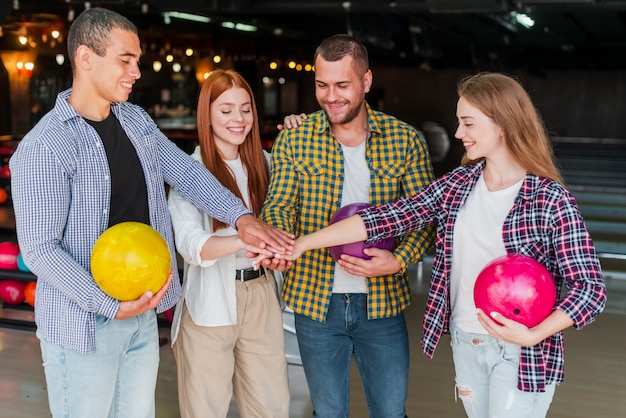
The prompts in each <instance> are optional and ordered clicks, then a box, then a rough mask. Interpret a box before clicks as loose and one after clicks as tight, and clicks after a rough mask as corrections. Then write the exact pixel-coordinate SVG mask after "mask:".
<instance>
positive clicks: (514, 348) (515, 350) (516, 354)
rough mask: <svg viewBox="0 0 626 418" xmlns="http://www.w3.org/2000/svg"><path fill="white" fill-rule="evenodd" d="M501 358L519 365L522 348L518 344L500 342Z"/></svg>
mask: <svg viewBox="0 0 626 418" xmlns="http://www.w3.org/2000/svg"><path fill="white" fill-rule="evenodd" d="M498 346H499V347H500V357H501V358H502V360H503V361H506V362H508V363H513V364H518V363H519V358H520V354H521V349H522V347H521V346H519V345H517V344H512V343H507V342H503V341H498Z"/></svg>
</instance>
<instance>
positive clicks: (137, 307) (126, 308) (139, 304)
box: [115, 272, 174, 319]
mask: <svg viewBox="0 0 626 418" xmlns="http://www.w3.org/2000/svg"><path fill="white" fill-rule="evenodd" d="M173 275H174V274H173V272H170V275H169V276H168V277H167V280H166V281H165V284H164V285H163V286H162V287H161V289H159V291H158V292H157V293H156V294H154V295H153V294H152V292H150V291H147V292H146V293H144V294H143V295H141V296H140V297H139V299H136V300H130V301H126V302H120V308H119V309H118V311H117V315H115V319H128V318H132V317H134V316H138V315H141V314H143V313H144V312H147V311H149V310H151V309H154V308H156V306H157V305H158V304H159V302H160V301H161V299H163V296H165V293H167V289H169V288H170V284H171V283H172V276H173Z"/></svg>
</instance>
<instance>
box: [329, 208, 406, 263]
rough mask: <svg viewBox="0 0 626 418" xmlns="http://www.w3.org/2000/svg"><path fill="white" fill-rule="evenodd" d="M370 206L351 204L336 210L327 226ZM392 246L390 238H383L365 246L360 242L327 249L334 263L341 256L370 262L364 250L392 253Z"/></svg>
mask: <svg viewBox="0 0 626 418" xmlns="http://www.w3.org/2000/svg"><path fill="white" fill-rule="evenodd" d="M371 206H372V205H371V204H369V203H351V204H349V205H346V206H344V207H342V208H340V209H339V210H337V212H335V214H334V215H333V217H332V218H331V219H330V222H329V224H330V225H332V224H334V223H335V222H339V221H341V220H342V219H346V218H349V217H350V216H352V215H354V214H356V213H357V212H358V211H359V210H361V209H365V208H369V207H371ZM394 245H395V243H394V239H393V237H392V238H385V239H382V240H380V241H376V242H372V243H369V244H366V243H365V242H364V241H361V242H353V243H350V244H344V245H336V246H334V247H328V252H330V256H331V257H332V258H333V260H335V261H337V260H339V259H340V257H341V254H347V255H351V256H353V257H359V258H362V259H364V260H370V259H371V258H372V257H370V256H369V255H367V254H365V253H364V252H363V250H364V249H366V248H380V249H382V250H388V251H393V249H394Z"/></svg>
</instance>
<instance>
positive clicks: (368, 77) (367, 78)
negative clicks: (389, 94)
mask: <svg viewBox="0 0 626 418" xmlns="http://www.w3.org/2000/svg"><path fill="white" fill-rule="evenodd" d="M363 87H365V93H369V91H370V89H371V88H372V70H369V69H368V70H367V72H366V73H365V75H364V76H363Z"/></svg>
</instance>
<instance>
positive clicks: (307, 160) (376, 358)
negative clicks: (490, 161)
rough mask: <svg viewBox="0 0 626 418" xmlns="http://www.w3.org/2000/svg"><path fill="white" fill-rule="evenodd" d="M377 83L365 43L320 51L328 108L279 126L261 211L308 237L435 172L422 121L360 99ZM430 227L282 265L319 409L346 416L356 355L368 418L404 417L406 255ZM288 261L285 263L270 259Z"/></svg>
mask: <svg viewBox="0 0 626 418" xmlns="http://www.w3.org/2000/svg"><path fill="white" fill-rule="evenodd" d="M371 84H372V73H371V71H369V61H368V56H367V50H366V49H365V47H364V46H363V45H362V44H361V43H360V42H359V41H357V40H356V39H354V38H352V37H350V36H347V35H335V36H332V37H330V38H328V39H326V40H324V41H323V42H322V43H321V44H320V46H319V47H318V48H317V51H316V53H315V92H316V97H317V100H318V103H319V104H320V107H321V108H322V110H319V111H317V112H315V113H312V114H310V115H308V116H307V117H306V119H305V120H304V121H302V122H301V125H300V126H298V127H296V128H294V129H284V130H283V131H281V132H280V134H279V135H278V137H277V139H276V141H275V143H274V146H273V149H272V176H271V181H270V187H269V190H268V193H267V198H266V200H265V206H264V208H263V210H262V213H261V217H262V219H263V220H264V221H266V222H267V223H268V224H270V225H273V226H276V227H278V228H281V229H284V230H286V231H290V232H293V233H295V234H296V236H302V235H305V234H309V233H311V232H314V231H317V230H318V229H321V228H323V227H325V226H327V225H328V222H329V220H330V218H331V217H332V215H333V214H334V213H335V212H336V211H337V210H338V209H339V208H340V207H343V206H346V205H348V204H350V203H356V202H369V203H371V204H374V205H378V204H382V203H386V202H390V201H392V200H394V199H397V198H399V197H401V196H411V195H413V194H415V193H416V192H417V191H418V190H419V189H421V188H422V187H424V186H425V185H426V184H428V183H429V182H431V181H432V179H433V170H432V166H431V162H430V157H429V154H428V149H427V146H426V142H425V140H424V138H423V136H422V135H421V133H419V132H418V131H417V130H416V129H415V128H413V127H412V126H411V125H409V124H407V123H404V122H402V121H400V120H398V119H396V118H394V117H391V116H389V115H386V114H384V113H381V112H378V111H375V110H373V109H371V108H370V106H369V105H368V104H367V102H366V101H365V94H366V93H367V92H369V90H370V87H371ZM432 238H433V230H432V229H428V230H424V231H419V232H416V233H412V234H410V235H406V236H404V237H402V238H401V239H399V240H397V241H396V246H395V250H394V251H393V252H391V251H388V250H382V249H378V248H370V249H368V250H366V254H367V255H368V256H370V257H371V259H370V260H364V259H361V258H358V257H352V256H348V255H345V254H344V255H342V257H341V260H339V261H338V262H337V263H335V262H334V261H333V259H332V258H331V256H330V254H329V252H328V251H327V250H326V249H320V250H313V251H309V252H307V253H305V254H304V255H303V256H302V257H301V258H300V259H298V260H296V261H295V262H294V263H293V266H291V267H290V268H289V269H287V270H286V271H285V272H284V277H285V283H284V287H283V296H284V298H285V302H286V304H287V306H289V307H290V308H291V309H292V310H293V311H294V312H295V325H296V335H297V337H298V344H299V348H300V354H301V357H302V363H303V367H304V372H305V375H306V378H307V383H308V386H309V391H310V396H311V402H312V404H313V408H314V411H315V413H314V415H315V416H316V417H333V418H335V417H347V416H348V408H349V398H350V396H349V373H350V364H351V361H352V358H353V357H354V358H355V360H356V363H357V366H358V368H359V372H360V375H361V379H362V381H363V385H364V388H365V392H366V399H367V403H368V408H369V411H370V416H371V417H382V418H395V417H398V418H403V417H404V416H405V402H406V397H407V382H408V371H409V346H408V333H407V328H406V323H405V319H404V313H403V312H404V309H405V308H406V307H407V306H408V305H409V303H410V301H411V290H410V288H409V279H408V276H407V267H408V264H409V263H414V262H417V261H419V260H421V259H422V257H423V256H424V255H425V254H426V253H427V251H428V249H429V247H430V244H431V242H432ZM263 263H264V265H265V266H268V267H271V268H276V269H284V268H285V262H284V261H283V262H281V261H278V260H272V261H271V262H270V261H269V260H265V261H264V262H263Z"/></svg>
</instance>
